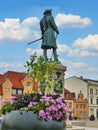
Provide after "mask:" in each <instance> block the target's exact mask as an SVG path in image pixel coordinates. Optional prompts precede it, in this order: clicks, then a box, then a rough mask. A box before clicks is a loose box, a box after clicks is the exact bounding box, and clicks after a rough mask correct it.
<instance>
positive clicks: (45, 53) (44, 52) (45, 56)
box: [43, 49, 48, 61]
mask: <svg viewBox="0 0 98 130" xmlns="http://www.w3.org/2000/svg"><path fill="white" fill-rule="evenodd" d="M43 54H44V58H45V61H48V58H47V49H43Z"/></svg>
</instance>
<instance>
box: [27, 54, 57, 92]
mask: <svg viewBox="0 0 98 130" xmlns="http://www.w3.org/2000/svg"><path fill="white" fill-rule="evenodd" d="M55 65H56V62H55V61H52V59H50V60H49V61H48V62H46V61H45V59H44V57H43V56H39V57H37V56H36V55H35V54H34V55H31V56H30V58H29V60H28V61H26V65H25V67H27V73H28V74H30V76H31V77H32V78H33V79H34V80H35V81H38V82H39V89H40V91H41V92H42V93H44V92H46V93H50V90H54V82H53V75H54V74H55V70H54V67H55Z"/></svg>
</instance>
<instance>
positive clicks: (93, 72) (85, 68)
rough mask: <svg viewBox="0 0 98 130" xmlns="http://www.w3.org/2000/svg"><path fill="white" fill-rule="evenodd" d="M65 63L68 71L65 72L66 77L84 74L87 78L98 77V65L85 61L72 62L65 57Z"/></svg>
mask: <svg viewBox="0 0 98 130" xmlns="http://www.w3.org/2000/svg"><path fill="white" fill-rule="evenodd" d="M63 63H64V64H65V65H66V66H67V71H66V72H65V78H68V77H71V76H78V77H80V76H83V77H85V78H91V79H92V77H93V78H95V79H97V75H98V67H97V66H94V65H93V66H92V65H91V64H86V63H83V62H72V61H69V60H68V61H67V60H65V61H64V59H63Z"/></svg>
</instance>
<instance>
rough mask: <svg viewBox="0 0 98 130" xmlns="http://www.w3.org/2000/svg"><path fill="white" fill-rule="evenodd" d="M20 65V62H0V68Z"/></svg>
mask: <svg viewBox="0 0 98 130" xmlns="http://www.w3.org/2000/svg"><path fill="white" fill-rule="evenodd" d="M21 66H22V65H21V63H7V62H0V69H2V68H20V67H21Z"/></svg>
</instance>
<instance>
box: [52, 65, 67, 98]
mask: <svg viewBox="0 0 98 130" xmlns="http://www.w3.org/2000/svg"><path fill="white" fill-rule="evenodd" d="M54 69H55V72H56V74H55V75H54V77H53V79H54V80H55V79H59V81H60V83H61V85H62V92H61V93H60V95H61V96H62V97H63V96H64V94H63V92H64V91H63V90H64V89H63V88H64V76H65V71H66V70H67V67H66V66H64V65H62V64H57V65H56V66H55V68H54Z"/></svg>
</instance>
